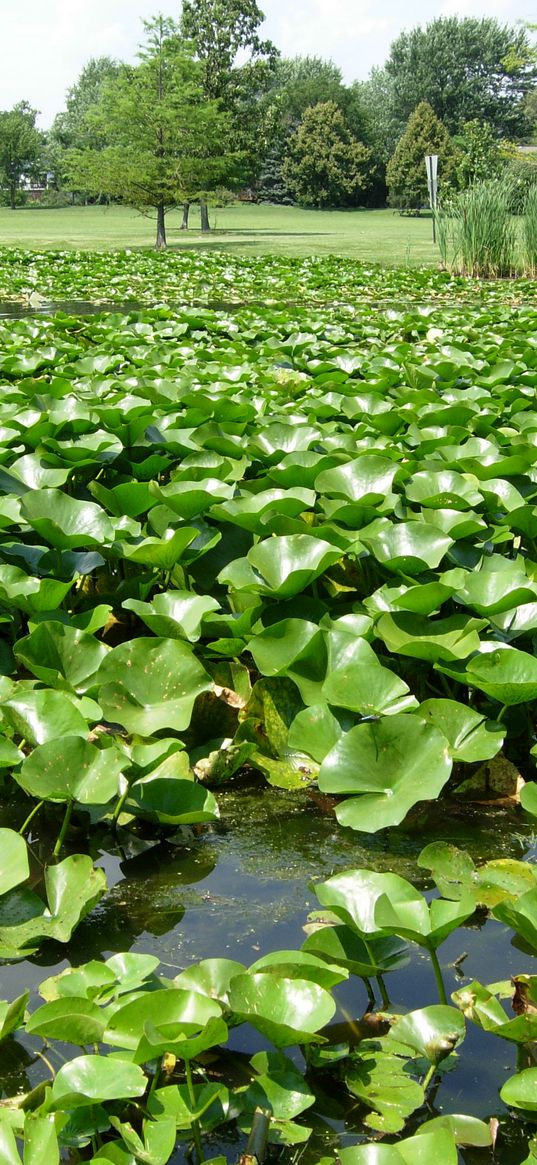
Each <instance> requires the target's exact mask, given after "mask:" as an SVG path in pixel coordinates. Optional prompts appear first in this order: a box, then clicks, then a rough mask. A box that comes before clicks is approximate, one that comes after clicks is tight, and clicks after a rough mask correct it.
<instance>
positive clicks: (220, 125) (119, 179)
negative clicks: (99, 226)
mask: <svg viewBox="0 0 537 1165" xmlns="http://www.w3.org/2000/svg"><path fill="white" fill-rule="evenodd" d="M145 29H146V42H145V45H144V47H143V49H142V50H141V52H140V57H141V62H140V64H139V65H138V66H136V67H130V66H123V67H122V68H121V69H120V71H119V73H118V76H117V77H116V78H115V80H112V81H110V82H109V83H108V84H107V85H106V86H104V88H103V91H102V94H101V99H100V102H99V105H98V106H97V108H96V110H95V113H94V122H95V126H96V129H97V130H98V132H102V133H104V134H105V135H106V141H107V145H106V146H105V147H104V148H103V149H85V150H78V151H72V153H71V157H70V185H71V186H72V187H74V188H75V189H82V190H92V191H94V192H95V193H98V192H102V193H106V194H109V195H112V196H114V197H116V198H118V199H120V200H121V201H123V202H125V203H127V204H129V205H131V206H136V207H138V208H139V209H140V210H145V209H148V208H154V209H155V210H156V217H157V238H156V245H157V247H164V246H166V227H165V215H166V211H167V210H168V209H170V208H171V207H174V206H177V205H178V204H180V203H182V202H184V200H185V199H189V198H194V197H201V196H202V195H204V194H207V192H209V191H211V190H214V189H215V188H216V187H217V185H218V183H219V182H220V183H221V182H222V181H224V180H225V178H226V177H227V176H228V173H229V171H230V170H231V169H232V167H233V164H234V160H235V159H234V158H233V156H232V155H231V154H230V153H228V152H226V151H224V150H223V149H222V142H223V141H225V140H226V138H227V136H228V133H229V118H228V117H227V115H226V114H225V113H223V112H222V111H221V109H220V107H219V103H218V102H217V101H209V100H207V99H206V98H205V97H204V94H203V87H202V78H201V69H200V65H199V64H198V63H197V62H196V61H194V60H193V58H192V56H191V55H190V54H189V52H187V49H186V46H185V43H184V41H183V40H182V38H181V37H180V35H179V30H178V28H177V26H176V25H175V24H174V22H173V21H171V20H167V19H165V18H164V17H162V16H160V17H157V18H156V19H155V20H153V21H148V22H145Z"/></svg>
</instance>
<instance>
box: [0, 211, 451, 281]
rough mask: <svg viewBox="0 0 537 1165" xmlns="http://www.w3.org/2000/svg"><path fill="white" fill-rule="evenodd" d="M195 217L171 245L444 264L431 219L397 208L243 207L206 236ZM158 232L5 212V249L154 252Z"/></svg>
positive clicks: (217, 214) (119, 223)
mask: <svg viewBox="0 0 537 1165" xmlns="http://www.w3.org/2000/svg"><path fill="white" fill-rule="evenodd" d="M191 219H192V224H193V228H194V229H191V230H190V231H188V233H186V232H184V231H181V230H180V229H179V225H180V218H179V212H178V211H174V212H173V213H170V214H169V216H168V242H169V245H170V246H171V247H185V246H186V247H202V248H204V249H207V248H208V247H216V248H218V249H219V250H230V251H233V252H234V253H238V254H249V255H256V254H263V253H267V252H270V253H271V254H273V255H297V256H304V255H327V254H329V255H344V256H346V257H347V258H353V259H362V260H365V261H366V262H378V263H384V264H387V265H390V266H411V267H419V266H434V265H436V263H437V261H438V250H437V248H436V247H434V246H433V243H432V241H431V222H430V219H429V218H428V217H427V216H424V217H420V218H402V217H401V216H400V215H398V214H394V213H393V211H391V210H354V211H352V210H348V211H343V210H334V211H316V210H299V209H298V208H296V207H291V206H281V207H280V206H254V205H248V204H244V203H243V204H238V205H235V206H228V207H225V208H222V209H214V210H212V211H211V226H212V228H213V230H212V232H211V234H210V235H201V233H200V231H199V229H198V224H199V215H198V214H197V213H196V208H194V209H193V211H192V215H191ZM154 234H155V229H154V223H153V219H152V218H145V217H142V216H141V215H139V214H138V213H137V212H136V211H133V210H130V209H128V208H127V207H119V206H113V207H101V206H88V207H68V208H66V209H65V210H38V209H36V208H30V209H24V210H16V211H12V210H7V209H5V208H2V209H0V245H5V244H8V245H9V244H12V245H14V246H15V245H16V246H21V247H31V248H34V249H35V248H41V247H43V248H48V247H62V248H65V247H75V248H83V249H85V250H95V251H103V250H110V249H114V248H117V247H147V246H152V245H153V242H154Z"/></svg>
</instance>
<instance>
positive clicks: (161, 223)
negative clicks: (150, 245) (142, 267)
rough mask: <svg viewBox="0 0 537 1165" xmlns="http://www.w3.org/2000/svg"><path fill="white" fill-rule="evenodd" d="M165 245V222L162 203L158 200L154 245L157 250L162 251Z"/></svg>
mask: <svg viewBox="0 0 537 1165" xmlns="http://www.w3.org/2000/svg"><path fill="white" fill-rule="evenodd" d="M165 246H166V222H165V210H164V203H163V202H159V204H158V206H157V241H156V243H155V247H156V249H157V251H163V250H164V248H165Z"/></svg>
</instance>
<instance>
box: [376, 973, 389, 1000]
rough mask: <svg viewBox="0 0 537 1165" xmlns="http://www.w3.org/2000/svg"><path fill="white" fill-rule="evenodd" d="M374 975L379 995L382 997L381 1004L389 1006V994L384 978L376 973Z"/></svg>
mask: <svg viewBox="0 0 537 1165" xmlns="http://www.w3.org/2000/svg"><path fill="white" fill-rule="evenodd" d="M375 977H376V980H377V983H378V985H379V991H380V997H381V999H382V1006H383V1007H389V1006H390V996H389V995H388V992H387V990H386V984H385V982H384V979H383V977H382V975H381V974H378V975H376V976H375Z"/></svg>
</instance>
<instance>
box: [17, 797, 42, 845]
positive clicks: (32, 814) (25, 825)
mask: <svg viewBox="0 0 537 1165" xmlns="http://www.w3.org/2000/svg"><path fill="white" fill-rule="evenodd" d="M44 804H45V802H44V801H38V802H37V805H34V807H33V809H32V811H31V812H30V813H29V814H28V816H27V818H26V820H25V821H23V823H22V825H21V827H20V829H19V836H20V837H24V834H25V833H26V830H27V829H28V826H29V824H30V822H31V821H33V819H34V817H35V815H36V813H39V810H40V809H41V806H42V805H44Z"/></svg>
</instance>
